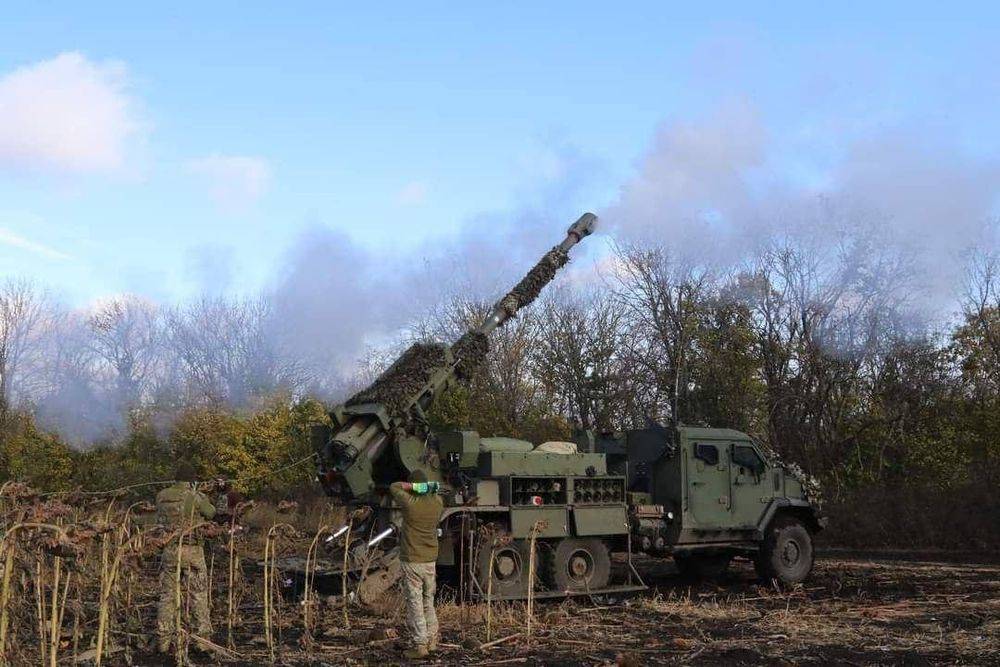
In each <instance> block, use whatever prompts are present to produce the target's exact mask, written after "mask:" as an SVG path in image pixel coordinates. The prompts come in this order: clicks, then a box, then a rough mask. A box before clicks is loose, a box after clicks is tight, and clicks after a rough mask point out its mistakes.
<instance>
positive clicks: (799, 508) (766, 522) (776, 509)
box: [757, 498, 826, 541]
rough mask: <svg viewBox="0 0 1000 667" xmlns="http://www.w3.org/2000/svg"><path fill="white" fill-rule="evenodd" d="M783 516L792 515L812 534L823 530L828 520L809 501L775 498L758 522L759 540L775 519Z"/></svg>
mask: <svg viewBox="0 0 1000 667" xmlns="http://www.w3.org/2000/svg"><path fill="white" fill-rule="evenodd" d="M781 517H791V518H794V519H797V520H798V521H799V522H801V523H802V525H804V526H805V527H806V530H808V531H809V533H810V534H811V535H815V534H816V533H818V532H820V531H821V530H823V527H824V526H825V525H826V521H825V519H824V518H823V517H820V516H818V515H817V513H816V509H815V508H814V507H813V506H812V505H810V504H809V503H808V502H805V501H802V500H791V499H789V498H778V499H775V500H774V501H773V502H772V503H771V504H770V505H769V506H768V508H767V511H766V512H765V513H764V516H763V517H761V520H760V522H759V523H758V524H757V540H758V541H760V540H763V539H764V536H765V534H766V532H767V529H768V528H769V527H770V526H771V524H773V523H774V521H775V520H776V519H778V518H781Z"/></svg>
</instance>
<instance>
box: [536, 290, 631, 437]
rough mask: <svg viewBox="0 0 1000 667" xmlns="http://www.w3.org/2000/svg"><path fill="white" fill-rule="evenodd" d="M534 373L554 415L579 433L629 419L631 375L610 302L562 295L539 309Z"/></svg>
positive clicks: (621, 330)
mask: <svg viewBox="0 0 1000 667" xmlns="http://www.w3.org/2000/svg"><path fill="white" fill-rule="evenodd" d="M538 320H539V325H540V334H539V339H538V344H537V347H536V350H535V352H534V358H535V373H536V375H537V376H538V379H539V381H540V382H541V384H542V386H543V388H544V389H545V392H546V393H547V394H548V395H549V397H550V399H549V400H550V402H551V403H552V404H553V409H554V410H555V411H556V412H557V413H560V414H563V415H566V416H567V417H568V418H569V419H570V420H571V421H573V422H575V423H577V424H579V425H580V426H581V427H583V428H586V429H590V428H602V429H604V428H613V427H622V426H625V425H627V424H628V422H629V416H631V415H632V412H633V410H632V400H631V399H632V396H633V395H634V387H633V386H632V384H633V381H634V380H635V374H634V373H631V372H630V369H629V368H628V365H627V363H626V362H625V359H626V356H625V355H623V354H622V353H621V350H622V348H623V347H624V343H623V337H624V334H625V332H624V327H623V323H624V317H623V315H622V311H621V310H620V309H619V308H618V307H617V305H616V304H615V303H614V302H613V301H612V300H611V299H609V298H596V297H591V298H585V297H581V296H578V295H575V294H571V293H569V292H567V291H562V292H557V293H555V294H554V295H553V296H551V297H549V298H547V299H546V301H545V303H544V304H543V305H542V308H541V309H539V314H538Z"/></svg>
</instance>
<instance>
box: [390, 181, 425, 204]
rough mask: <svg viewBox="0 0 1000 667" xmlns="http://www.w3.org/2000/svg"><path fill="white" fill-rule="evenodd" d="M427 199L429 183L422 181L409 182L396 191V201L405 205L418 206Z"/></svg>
mask: <svg viewBox="0 0 1000 667" xmlns="http://www.w3.org/2000/svg"><path fill="white" fill-rule="evenodd" d="M425 201H427V184H426V183H423V182H421V181H412V182H410V183H407V184H406V185H404V186H403V187H402V188H400V190H399V192H397V193H396V202H397V203H399V204H402V205H404V206H418V205H420V204H423V203H424V202H425Z"/></svg>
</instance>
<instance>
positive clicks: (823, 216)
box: [602, 104, 1000, 309]
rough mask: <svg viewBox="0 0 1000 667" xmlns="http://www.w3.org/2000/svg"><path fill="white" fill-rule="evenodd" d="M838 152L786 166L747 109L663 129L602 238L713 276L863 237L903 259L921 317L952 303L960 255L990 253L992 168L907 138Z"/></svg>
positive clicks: (902, 134) (892, 135) (867, 139)
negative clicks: (787, 244)
mask: <svg viewBox="0 0 1000 667" xmlns="http://www.w3.org/2000/svg"><path fill="white" fill-rule="evenodd" d="M840 153H841V154H840V155H839V156H837V157H836V158H835V159H834V160H832V162H833V166H832V167H826V168H818V167H810V166H808V165H809V160H810V159H811V158H814V157H815V156H809V155H806V156H794V158H791V159H790V158H789V157H788V150H787V148H786V147H785V146H784V145H782V143H781V142H780V141H778V140H777V139H776V138H775V137H774V136H772V135H771V134H770V133H769V132H768V131H767V129H766V126H765V124H764V122H763V119H762V118H761V115H760V114H759V113H758V112H757V111H756V110H755V109H754V108H753V107H752V106H750V105H747V104H736V105H729V106H727V107H725V108H723V109H722V110H720V111H719V112H717V113H716V114H715V115H714V116H711V117H709V118H707V119H706V120H704V121H700V122H684V121H677V122H673V123H668V124H665V125H664V126H663V127H661V128H660V130H659V131H658V132H657V134H656V136H655V138H654V139H653V142H652V145H651V147H650V149H649V150H648V152H647V153H646V154H645V155H644V156H643V157H642V158H641V159H640V161H639V163H638V165H637V169H636V174H635V175H634V177H633V178H631V179H630V180H629V181H628V182H626V183H625V184H623V185H622V186H621V189H620V192H619V196H618V198H617V199H616V200H615V201H614V202H613V203H611V204H610V205H609V206H608V207H606V208H605V209H604V211H603V214H602V222H603V224H604V225H605V227H604V229H605V231H607V232H610V233H612V234H614V235H616V236H618V237H621V238H641V239H646V240H654V241H656V242H661V243H663V244H665V245H666V246H667V247H669V248H671V249H672V250H673V251H674V252H675V253H677V254H678V255H679V256H681V257H683V258H684V259H685V260H687V261H694V262H700V263H705V264H709V265H714V266H732V265H735V264H738V263H739V262H740V261H741V260H743V259H745V258H746V257H747V256H748V255H750V254H752V253H753V252H754V251H755V250H756V249H759V248H761V247H762V246H766V245H767V244H769V243H773V242H774V241H775V240H779V239H780V240H787V239H791V240H793V241H795V242H796V243H797V244H799V245H806V246H811V247H814V248H815V249H816V250H818V251H822V250H824V249H827V250H829V249H830V248H832V247H833V246H835V245H836V244H838V243H842V242H843V241H844V239H845V238H857V237H861V236H864V237H868V238H871V239H872V242H873V243H876V244H878V245H879V246H880V247H881V249H882V250H884V251H886V252H893V253H895V254H897V255H898V256H899V257H905V258H906V260H907V262H908V263H909V269H910V272H911V273H912V275H913V276H914V278H915V283H914V284H915V285H917V286H918V287H919V289H920V291H921V294H920V295H919V297H920V298H919V299H918V300H919V301H920V302H921V303H922V306H924V307H926V308H928V309H934V308H938V307H941V306H942V305H947V304H949V303H953V302H954V299H955V297H956V290H957V288H958V283H959V281H960V279H961V276H962V271H963V264H964V262H963V256H964V255H965V254H966V253H967V252H968V251H969V250H970V248H971V247H973V246H977V245H982V244H995V243H996V236H995V229H996V227H995V220H996V218H997V215H998V208H997V207H998V202H1000V163H998V162H997V161H996V160H984V159H976V158H973V157H970V156H967V155H964V154H963V153H962V151H960V150H958V149H957V148H956V147H953V146H950V145H949V144H948V143H947V142H946V141H943V140H940V141H935V140H934V139H933V138H928V137H926V136H924V135H920V134H918V133H916V132H907V131H905V130H898V131H883V132H882V133H880V134H877V135H873V136H863V137H857V138H853V139H848V138H845V139H844V140H843V147H842V149H841V151H840ZM817 162H819V161H818V160H817Z"/></svg>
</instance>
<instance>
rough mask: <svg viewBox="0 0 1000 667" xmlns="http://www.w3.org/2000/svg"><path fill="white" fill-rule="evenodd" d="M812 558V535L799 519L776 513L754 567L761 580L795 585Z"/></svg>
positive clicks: (806, 573)
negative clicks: (776, 515)
mask: <svg viewBox="0 0 1000 667" xmlns="http://www.w3.org/2000/svg"><path fill="white" fill-rule="evenodd" d="M814 559H815V554H814V551H813V542H812V535H811V534H810V533H809V531H808V530H807V529H806V527H805V526H804V525H803V524H802V522H801V521H799V520H798V519H796V518H795V517H791V516H779V517H777V518H776V519H775V520H774V521H772V522H771V525H769V526H768V527H767V534H766V535H765V536H764V542H763V543H762V544H761V545H760V551H759V552H758V553H757V557H756V558H755V559H754V568H755V569H756V570H757V574H758V575H759V576H760V578H761V579H763V580H764V581H768V582H771V581H777V582H778V583H780V584H789V585H790V584H798V583H801V582H803V581H805V580H806V578H807V577H808V576H809V573H810V572H812V568H813V561H814Z"/></svg>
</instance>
